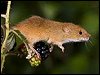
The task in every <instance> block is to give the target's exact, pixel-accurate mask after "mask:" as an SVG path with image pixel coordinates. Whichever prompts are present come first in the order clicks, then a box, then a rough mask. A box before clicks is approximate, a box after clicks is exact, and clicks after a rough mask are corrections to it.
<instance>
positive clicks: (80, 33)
mask: <svg viewBox="0 0 100 75" xmlns="http://www.w3.org/2000/svg"><path fill="white" fill-rule="evenodd" d="M63 30H64V32H65V38H66V37H67V39H66V41H68V42H70V41H72V42H80V41H88V40H89V38H90V34H89V33H88V32H87V31H86V30H85V29H83V28H82V27H80V26H78V25H74V24H72V23H64V28H63Z"/></svg>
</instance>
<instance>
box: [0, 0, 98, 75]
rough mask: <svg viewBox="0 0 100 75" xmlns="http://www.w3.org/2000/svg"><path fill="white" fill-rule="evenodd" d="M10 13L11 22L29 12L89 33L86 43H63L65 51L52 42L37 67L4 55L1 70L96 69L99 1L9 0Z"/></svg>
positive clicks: (93, 71)
mask: <svg viewBox="0 0 100 75" xmlns="http://www.w3.org/2000/svg"><path fill="white" fill-rule="evenodd" d="M3 6H5V5H3ZM3 6H2V7H3ZM2 7H1V8H2ZM2 10H4V9H3V8H2ZM10 14H11V15H10V23H11V25H12V26H13V25H16V24H17V23H18V22H21V21H23V20H24V19H26V18H29V17H31V16H32V15H38V16H41V17H44V18H48V19H52V20H55V21H60V22H72V23H74V24H78V25H80V26H82V27H83V28H85V29H86V30H87V31H88V32H89V33H90V34H91V38H90V41H89V42H87V43H86V44H85V43H69V44H64V47H65V53H62V52H61V50H60V49H59V48H58V47H57V46H55V47H54V50H53V52H52V53H51V54H50V56H49V57H48V58H47V59H46V60H45V61H44V62H43V63H41V64H40V66H38V67H32V66H31V65H30V64H29V62H28V61H27V60H26V59H25V58H20V57H18V56H14V55H10V56H7V57H6V62H5V67H4V69H3V73H5V74H98V73H99V1H12V5H11V12H10ZM17 41H18V40H17ZM19 42H20V40H19Z"/></svg>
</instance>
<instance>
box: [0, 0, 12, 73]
mask: <svg viewBox="0 0 100 75" xmlns="http://www.w3.org/2000/svg"><path fill="white" fill-rule="evenodd" d="M10 6H11V1H8V4H7V11H6V15H3V14H1V17H4V18H5V25H6V36H5V39H4V42H3V44H2V47H1V72H2V69H3V67H4V62H5V57H6V42H7V38H8V35H9V31H10V29H9V13H10Z"/></svg>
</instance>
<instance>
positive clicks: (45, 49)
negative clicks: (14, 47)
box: [34, 41, 50, 60]
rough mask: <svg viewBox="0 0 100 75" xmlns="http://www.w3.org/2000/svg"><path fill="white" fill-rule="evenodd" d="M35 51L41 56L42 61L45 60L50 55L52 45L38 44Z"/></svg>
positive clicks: (43, 42)
mask: <svg viewBox="0 0 100 75" xmlns="http://www.w3.org/2000/svg"><path fill="white" fill-rule="evenodd" d="M34 49H35V50H36V51H37V52H38V53H39V54H40V56H41V59H42V60H45V59H46V58H47V57H48V56H49V54H50V51H49V49H50V44H48V43H47V42H45V41H39V42H36V43H35V44H34Z"/></svg>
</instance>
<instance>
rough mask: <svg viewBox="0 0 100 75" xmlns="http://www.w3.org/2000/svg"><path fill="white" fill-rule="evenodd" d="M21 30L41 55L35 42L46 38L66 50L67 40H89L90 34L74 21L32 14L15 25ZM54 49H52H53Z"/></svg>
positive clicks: (29, 43) (15, 27) (31, 45)
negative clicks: (59, 20) (62, 20)
mask: <svg viewBox="0 0 100 75" xmlns="http://www.w3.org/2000/svg"><path fill="white" fill-rule="evenodd" d="M13 29H14V30H19V31H20V32H21V34H22V35H24V36H25V38H26V39H27V41H28V45H29V47H30V49H31V50H32V51H33V52H35V53H36V54H37V55H39V54H38V53H37V52H36V50H35V49H34V47H33V45H34V43H36V42H38V41H41V40H45V41H47V42H48V43H49V44H53V45H57V46H58V47H60V48H61V50H62V51H63V52H64V47H63V46H62V44H64V43H67V42H81V41H88V40H89V38H90V34H89V33H88V32H87V31H86V30H85V29H83V28H82V27H80V26H78V25H75V24H73V23H67V22H66V23H63V22H57V21H53V20H49V19H45V18H42V17H39V16H32V17H30V18H28V19H26V20H24V21H22V22H20V23H18V24H16V26H14V27H13ZM51 51H52V50H51Z"/></svg>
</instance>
